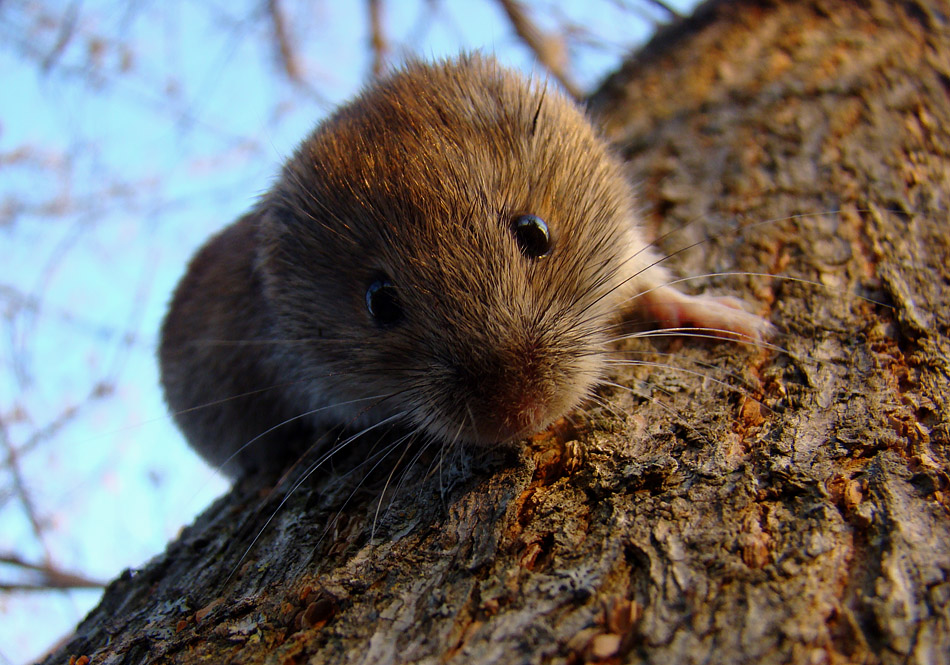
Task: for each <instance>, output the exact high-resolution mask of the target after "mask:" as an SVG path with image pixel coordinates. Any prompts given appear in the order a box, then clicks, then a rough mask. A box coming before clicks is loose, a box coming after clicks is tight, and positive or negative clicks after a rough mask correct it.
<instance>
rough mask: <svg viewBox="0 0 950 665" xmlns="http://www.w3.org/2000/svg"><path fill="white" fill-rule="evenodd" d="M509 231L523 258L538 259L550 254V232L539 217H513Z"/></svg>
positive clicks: (551, 244) (551, 245)
mask: <svg viewBox="0 0 950 665" xmlns="http://www.w3.org/2000/svg"><path fill="white" fill-rule="evenodd" d="M511 231H512V233H514V234H515V240H517V241H518V247H520V248H521V253H522V254H524V255H525V256H527V257H529V258H532V259H539V258H541V257H542V256H547V255H548V254H550V253H551V249H552V247H553V243H552V242H551V232H550V231H548V225H547V224H545V223H544V220H543V219H541V218H540V217H537V216H535V215H521V216H520V217H515V219H514V221H513V222H512V223H511Z"/></svg>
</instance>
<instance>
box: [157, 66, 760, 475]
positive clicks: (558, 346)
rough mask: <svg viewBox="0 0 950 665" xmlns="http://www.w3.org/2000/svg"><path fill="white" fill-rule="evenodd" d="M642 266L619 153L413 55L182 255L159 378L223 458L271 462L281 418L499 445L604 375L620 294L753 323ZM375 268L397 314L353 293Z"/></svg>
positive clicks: (506, 84)
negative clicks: (243, 211) (395, 301)
mask: <svg viewBox="0 0 950 665" xmlns="http://www.w3.org/2000/svg"><path fill="white" fill-rule="evenodd" d="M523 214H531V215H536V216H538V217H540V218H541V219H543V220H544V221H545V222H546V224H547V226H548V228H549V229H550V233H551V237H552V242H553V250H552V252H551V253H550V254H549V255H548V256H544V257H540V258H530V257H527V256H525V255H524V254H523V253H522V252H521V251H520V250H519V248H518V245H517V242H516V240H515V238H514V236H513V234H512V231H511V222H512V220H513V219H515V218H516V217H518V216H519V215H523ZM656 262H657V257H656V255H655V254H654V253H653V252H652V251H651V250H649V249H648V248H647V245H646V243H645V242H644V240H643V239H642V238H641V235H640V233H639V232H638V230H637V228H636V220H635V216H634V213H633V202H632V200H631V196H630V190H629V186H628V184H627V183H626V181H625V178H624V175H623V173H622V171H621V167H620V164H619V162H618V161H617V160H616V159H615V158H614V157H613V156H612V155H611V154H610V153H609V150H608V148H607V146H606V144H605V142H604V141H603V140H602V139H601V138H599V137H598V136H597V134H596V132H595V130H594V129H593V128H592V127H591V125H590V123H589V122H588V121H587V119H586V118H585V117H584V115H583V113H582V112H581V111H580V110H579V109H578V108H577V107H576V106H575V105H574V104H573V103H572V102H571V101H569V100H568V99H566V98H565V97H564V96H563V95H561V94H560V93H558V92H557V91H556V90H555V89H554V88H553V86H549V85H546V84H544V83H539V82H531V81H527V80H525V79H524V78H523V77H522V76H520V75H517V74H514V73H512V72H510V71H507V70H505V69H502V68H501V67H500V66H499V65H498V64H497V63H495V62H494V61H493V60H491V59H487V58H482V57H478V56H470V57H462V58H460V59H458V60H455V61H451V62H447V63H442V64H436V65H431V64H422V63H415V64H410V65H409V66H407V67H406V68H405V69H404V70H402V71H400V72H397V73H395V74H393V75H391V76H390V77H389V78H387V79H385V80H383V81H381V82H379V83H377V84H375V85H373V86H372V87H370V88H369V89H367V90H366V91H365V92H364V93H363V94H362V95H360V96H359V97H357V98H356V99H355V100H353V101H352V102H351V103H349V104H347V105H346V106H343V107H342V108H340V109H339V110H338V111H337V112H336V113H335V114H334V115H333V116H331V117H330V118H329V119H328V120H326V121H325V122H324V123H322V124H321V125H320V126H319V127H318V128H317V129H316V131H315V132H314V133H313V134H312V135H311V136H310V137H309V138H307V139H306V140H305V141H304V142H303V144H302V145H301V146H300V148H299V149H298V150H297V152H296V153H295V154H294V156H293V157H292V158H291V159H290V160H289V162H288V163H287V165H286V166H285V168H284V170H283V173H282V174H281V176H280V178H279V180H278V181H277V183H276V184H275V186H274V187H273V188H272V189H271V191H269V192H268V193H267V194H266V195H264V196H263V198H262V199H261V201H260V202H259V204H258V205H257V206H256V208H255V209H254V210H253V211H252V212H251V213H249V214H248V215H247V216H245V217H244V218H242V219H241V220H239V221H238V222H236V223H235V224H234V225H232V226H231V227H229V228H228V229H226V230H225V231H224V232H223V233H222V234H221V235H219V236H217V237H216V238H214V239H212V241H210V242H209V244H208V245H207V246H206V247H205V248H204V249H203V250H202V252H201V253H200V254H199V255H198V257H196V259H195V260H194V261H193V262H192V265H191V267H190V269H189V274H188V275H187V276H186V278H185V279H184V280H183V282H182V284H181V285H180V286H179V289H178V291H177V292H176V296H175V300H174V302H173V304H172V308H171V311H170V313H169V316H168V318H167V320H166V324H165V327H164V330H163V341H162V348H161V361H162V370H163V382H164V384H165V388H166V394H167V397H168V400H169V403H170V405H171V407H172V409H173V410H175V411H176V412H177V416H176V418H177V420H178V422H179V424H180V425H181V427H182V429H183V430H184V432H185V434H186V435H187V436H188V438H189V440H190V442H191V443H192V445H194V446H195V447H196V448H197V449H198V450H199V451H200V452H201V453H202V454H203V455H204V456H205V457H206V458H207V459H208V460H209V461H211V462H212V463H214V464H216V465H220V464H223V463H225V462H226V465H225V466H226V468H227V470H229V471H230V472H231V473H233V474H237V473H241V472H243V471H246V470H249V469H253V468H257V467H260V466H280V465H281V464H285V463H286V460H287V459H293V458H294V457H295V455H296V454H297V453H298V452H299V448H295V447H293V446H291V444H290V443H288V442H289V441H292V440H293V439H294V435H293V433H292V432H293V430H295V429H296V430H302V431H303V432H305V433H306V432H308V431H318V430H319V429H320V428H321V427H324V426H326V425H331V424H336V425H344V426H348V427H350V428H357V429H358V428H361V427H367V426H369V425H372V424H373V423H378V422H381V421H383V420H386V419H395V420H398V421H400V423H401V424H402V425H403V426H405V427H407V428H409V429H410V430H414V431H417V432H419V433H420V434H422V435H424V437H425V438H427V439H430V440H436V441H438V440H441V441H448V440H451V441H459V442H463V443H476V444H483V445H484V444H492V443H495V442H499V441H505V440H511V439H517V438H520V437H523V436H525V435H527V434H530V433H532V432H534V431H537V430H538V429H541V428H543V427H544V426H545V425H547V424H548V423H549V422H551V421H552V420H553V419H555V418H557V417H558V416H561V415H564V414H565V413H567V412H569V411H570V410H571V409H573V408H574V407H576V406H577V405H578V404H579V403H580V402H581V401H582V400H583V399H584V398H585V397H586V396H588V395H589V394H590V392H591V390H592V388H593V387H594V386H595V385H596V384H597V382H598V381H599V380H600V379H601V378H603V377H604V375H605V374H606V371H607V364H608V357H609V354H608V352H607V351H608V342H609V337H610V336H611V335H612V324H613V323H614V322H615V321H616V320H617V317H618V316H619V314H620V312H621V310H622V309H623V308H624V307H625V306H627V305H628V303H627V301H628V300H630V299H631V298H633V297H634V296H639V297H638V298H636V302H635V303H634V305H633V306H635V307H640V308H642V309H644V310H645V311H648V312H649V313H650V316H649V318H652V319H654V320H659V321H662V322H667V323H671V324H673V325H677V324H679V323H680V322H683V323H687V324H697V325H706V326H708V327H712V328H716V329H723V330H732V331H736V332H738V333H740V334H744V335H747V336H749V337H750V338H757V337H758V334H759V332H761V331H763V330H765V326H766V324H764V323H763V322H761V321H760V320H759V319H757V318H756V317H754V316H752V315H749V314H746V313H745V312H743V311H742V310H741V308H739V307H738V306H737V304H736V303H734V302H731V301H725V300H715V299H711V298H696V297H691V296H686V295H683V294H681V293H679V292H678V291H676V290H674V289H673V288H671V287H670V286H667V285H666V283H667V281H668V279H669V277H668V275H667V273H666V272H665V271H664V270H663V269H662V268H659V267H655V266H654V264H655V263H656ZM381 276H385V277H386V278H388V279H389V280H391V281H392V283H393V284H394V285H395V286H396V289H397V293H398V297H399V301H400V303H401V306H402V309H403V318H402V319H401V320H400V321H399V322H398V323H396V324H395V325H391V326H381V325H378V324H377V322H376V321H374V319H373V317H372V316H371V314H370V313H369V312H368V310H367V307H366V299H365V296H366V289H367V287H368V286H369V285H370V284H372V283H373V282H374V281H375V280H377V279H379V278H380V277H381ZM228 340H239V341H241V342H243V344H235V345H228V344H226V343H225V342H227V341H228ZM255 341H260V342H261V343H260V344H257V345H255V344H253V342H255ZM268 342H271V343H268ZM271 386H278V388H275V389H274V390H271V391H267V392H264V393H260V394H257V395H254V396H252V397H248V398H245V399H234V400H230V399H227V398H228V397H229V396H234V395H242V394H245V393H251V392H253V391H257V390H259V389H261V388H262V387H271ZM215 400H224V401H223V402H222V403H221V404H220V405H218V406H216V407H214V408H209V409H200V410H194V411H188V409H191V408H192V407H195V406H197V405H201V404H209V403H211V402H213V401H215ZM302 414H307V415H306V416H305V417H301V415H302ZM281 423H287V427H281ZM275 428H280V429H279V431H277V432H276V433H270V434H268V435H267V436H266V437H262V438H261V439H260V440H258V437H260V435H261V434H262V433H263V432H265V431H268V432H269V431H270V430H272V429H275ZM303 438H304V440H306V441H312V439H313V437H311V438H307V437H306V436H304V437H303ZM252 440H253V441H255V443H254V445H246V444H248V443H249V442H251V441H252Z"/></svg>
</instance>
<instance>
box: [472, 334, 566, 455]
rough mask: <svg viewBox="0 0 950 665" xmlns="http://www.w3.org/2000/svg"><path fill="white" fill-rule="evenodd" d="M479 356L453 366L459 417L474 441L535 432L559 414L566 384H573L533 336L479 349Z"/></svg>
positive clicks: (493, 441)
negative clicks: (459, 403)
mask: <svg viewBox="0 0 950 665" xmlns="http://www.w3.org/2000/svg"><path fill="white" fill-rule="evenodd" d="M479 356H480V357H478V358H477V359H475V360H474V362H469V363H468V364H467V366H466V367H464V368H462V367H459V368H457V369H456V375H457V376H458V377H459V385H458V388H459V390H458V392H457V394H458V395H460V396H464V398H463V399H464V404H463V405H462V410H463V418H464V420H465V421H466V424H467V425H468V428H467V429H469V431H471V432H472V433H473V437H472V438H473V439H474V440H475V441H476V442H479V443H486V444H490V443H495V442H498V441H508V440H512V439H516V438H522V437H525V436H528V435H530V434H533V433H535V432H537V431H538V430H540V429H542V428H543V427H544V426H545V425H547V424H548V423H549V422H550V421H551V420H552V419H553V418H554V417H556V416H558V415H561V413H560V410H563V409H564V407H565V401H566V400H567V401H569V400H570V399H571V398H570V397H567V396H565V395H564V393H565V388H564V386H565V385H569V384H570V383H572V382H571V381H570V380H569V377H568V376H567V375H566V373H565V371H564V370H563V368H559V367H558V366H557V363H556V362H554V361H553V360H552V358H553V357H554V356H553V354H551V353H550V351H549V350H546V349H545V348H543V347H542V346H541V345H540V344H539V343H537V342H535V341H533V340H531V341H522V342H521V343H516V344H501V345H499V346H498V347H497V348H495V349H491V350H489V349H483V350H482V352H481V353H480V354H479ZM568 406H570V405H568Z"/></svg>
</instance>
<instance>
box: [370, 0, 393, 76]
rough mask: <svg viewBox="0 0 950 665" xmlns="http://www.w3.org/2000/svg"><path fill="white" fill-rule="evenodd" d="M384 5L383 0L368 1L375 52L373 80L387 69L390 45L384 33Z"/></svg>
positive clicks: (373, 50)
mask: <svg viewBox="0 0 950 665" xmlns="http://www.w3.org/2000/svg"><path fill="white" fill-rule="evenodd" d="M382 5H383V3H382V2H381V0H368V8H369V33H370V40H369V45H370V49H372V52H373V78H374V79H378V78H379V77H380V76H382V75H383V71H384V70H385V69H386V61H387V59H388V58H387V53H388V52H389V43H388V42H387V41H386V35H385V34H384V32H383V6H382Z"/></svg>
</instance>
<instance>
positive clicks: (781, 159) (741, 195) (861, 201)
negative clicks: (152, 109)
mask: <svg viewBox="0 0 950 665" xmlns="http://www.w3.org/2000/svg"><path fill="white" fill-rule="evenodd" d="M948 15H950V7H948V5H947V4H946V3H942V2H936V1H931V2H924V1H921V2H883V1H880V2H868V3H852V2H846V1H843V0H838V1H836V0H827V1H818V0H815V1H810V2H774V3H770V2H764V1H760V2H756V1H753V0H745V1H738V2H732V3H725V2H718V3H712V4H709V5H706V6H704V7H703V8H702V9H701V10H700V11H699V13H698V14H697V16H696V17H694V18H693V19H691V20H689V21H687V22H685V23H683V24H681V25H677V26H674V27H673V28H671V29H669V30H666V31H665V32H664V33H663V34H661V35H659V36H658V37H657V38H656V39H655V40H654V41H653V42H652V43H651V44H650V45H649V46H648V47H646V48H645V49H644V50H643V51H642V52H641V53H640V54H638V55H637V56H636V57H634V58H633V59H632V60H631V62H629V63H628V65H627V66H625V67H624V68H623V70H622V71H621V72H619V73H618V74H617V75H615V76H614V77H613V78H612V79H611V80H610V81H608V82H607V84H606V85H605V86H604V88H603V89H602V90H601V91H600V92H599V93H598V94H597V95H596V97H595V98H594V100H593V102H592V106H593V108H594V110H595V111H596V112H597V114H598V115H599V116H600V118H601V119H602V120H603V123H604V125H605V127H606V128H607V131H608V132H609V133H610V135H611V137H612V138H614V139H615V140H616V141H617V143H618V145H619V146H620V148H621V150H623V151H624V153H625V154H626V156H627V157H628V158H629V160H630V164H631V175H632V177H633V178H635V180H636V181H637V182H638V183H639V187H640V190H641V195H642V201H643V205H644V216H645V218H646V219H647V221H648V222H649V223H650V224H652V225H653V228H654V230H655V232H656V234H657V236H658V237H659V236H661V235H662V234H664V233H666V232H668V231H670V230H671V229H677V228H679V227H682V225H683V224H684V223H686V222H691V223H690V224H689V225H688V226H686V227H685V228H681V229H680V230H679V231H678V232H676V233H674V234H673V235H671V236H669V237H668V238H666V239H664V240H663V242H662V246H663V248H664V249H665V250H666V251H669V252H673V251H675V250H676V249H678V248H679V247H683V246H685V245H689V244H691V243H692V242H695V241H698V240H701V239H703V238H705V237H707V236H708V237H711V238H712V239H711V240H710V241H708V242H705V243H703V244H702V245H700V246H699V247H697V248H696V249H694V250H692V251H690V252H686V253H683V254H678V255H676V256H675V257H674V259H673V260H672V261H671V262H672V263H674V264H675V265H676V266H677V267H678V268H679V269H680V270H681V272H683V273H684V274H701V273H708V272H731V271H749V272H755V273H772V274H776V275H787V276H793V277H797V278H801V279H804V280H809V281H811V282H818V283H820V284H821V285H823V286H817V285H814V284H809V283H804V282H801V281H792V280H786V279H773V278H766V277H756V276H748V275H747V276H738V277H735V276H734V277H721V278H708V279H701V280H697V281H695V282H690V283H689V288H696V289H702V288H710V289H719V290H723V291H729V292H732V293H735V294H738V295H740V296H741V297H744V298H746V299H747V300H749V301H750V302H754V303H758V305H759V307H761V311H762V313H763V314H765V315H767V316H768V317H769V318H770V319H771V320H772V321H773V322H774V323H775V324H776V326H777V327H778V328H779V330H780V331H781V334H780V335H779V336H778V337H777V338H776V339H775V342H776V344H777V345H779V346H781V347H783V348H784V349H786V350H787V353H786V352H779V351H772V350H768V349H755V348H752V349H749V348H739V347H737V346H736V345H731V344H728V343H718V342H711V341H703V340H698V341H690V340H661V341H659V342H657V343H655V344H647V343H644V342H640V343H637V344H634V343H631V345H630V347H629V352H630V353H631V354H637V355H631V357H636V358H641V357H643V356H641V355H640V354H642V353H647V354H648V356H647V357H649V358H651V359H653V360H656V361H658V362H660V363H667V364H668V365H669V367H667V368H655V367H641V368H636V369H634V370H631V371H630V374H629V375H626V376H624V377H623V378H622V381H623V382H625V383H627V384H628V385H630V386H634V387H635V388H634V390H633V391H632V392H631V391H623V390H619V389H618V390H616V391H615V392H613V393H605V394H604V397H605V399H606V400H607V401H609V404H610V406H611V408H610V409H607V408H604V409H597V408H591V409H590V411H589V416H590V417H589V421H590V422H589V424H588V425H585V426H580V427H578V428H577V430H576V431H572V429H571V428H570V427H565V428H562V430H560V431H559V432H558V433H556V434H552V435H547V436H541V437H538V438H537V439H536V440H535V441H534V442H532V443H531V444H530V445H529V446H527V447H526V448H525V450H524V452H523V454H521V455H520V457H517V458H515V456H512V457H511V458H509V459H496V460H495V461H494V462H493V463H492V464H491V468H484V466H483V465H481V464H480V463H479V464H478V465H476V466H482V468H478V470H476V471H472V472H471V473H470V474H468V475H467V476H466V475H465V474H454V475H453V478H454V480H450V479H449V478H447V477H446V476H445V475H443V477H442V478H441V479H440V478H439V477H438V476H437V475H435V476H433V477H431V478H429V479H425V478H423V477H422V475H423V471H424V470H425V468H427V465H426V464H425V463H420V464H417V465H416V467H415V468H416V471H415V475H413V476H412V477H410V478H407V479H406V480H405V482H404V483H403V485H402V487H401V488H400V489H399V490H398V491H397V492H395V493H393V492H390V494H389V495H387V497H386V498H385V499H384V500H383V503H382V506H383V510H382V512H381V513H380V517H379V519H376V520H375V527H374V512H375V510H376V506H377V504H378V502H379V488H380V487H381V485H382V481H383V480H384V479H385V474H381V478H382V480H380V479H376V480H372V481H370V482H368V483H366V484H364V489H362V490H359V491H358V492H357V493H356V494H355V495H354V496H353V498H352V499H349V500H348V499H347V497H349V495H350V492H351V490H352V488H353V487H354V482H353V480H352V476H351V477H345V476H343V475H341V474H336V475H323V476H322V477H319V478H318V477H313V478H311V480H309V481H308V482H306V483H304V484H303V485H302V486H301V487H300V488H299V489H297V490H296V492H295V493H294V494H293V495H292V497H291V499H290V500H289V501H288V502H287V503H286V504H285V505H284V506H283V507H282V508H281V509H280V510H279V511H278V512H277V515H276V517H275V518H274V519H273V521H272V522H270V524H269V525H267V526H266V528H264V526H265V522H266V520H267V518H268V517H269V516H270V514H271V513H272V512H273V509H274V507H275V505H276V502H277V501H278V500H279V498H280V496H282V494H283V489H280V490H278V491H277V492H274V493H272V494H271V495H270V496H265V494H264V492H262V490H261V488H260V487H255V486H254V484H253V483H246V484H245V485H242V486H240V487H237V488H235V490H234V491H233V492H232V493H231V494H229V495H228V496H226V497H224V498H223V499H221V500H220V501H218V502H217V503H216V504H215V505H213V506H211V507H210V508H209V509H208V510H207V511H206V512H205V513H204V515H202V517H201V518H199V520H198V521H197V522H196V524H195V525H194V526H193V527H191V528H189V529H188V530H187V531H186V532H185V533H183V535H182V536H181V538H180V539H179V540H178V541H176V542H175V543H172V544H171V545H170V546H169V548H168V550H167V552H166V553H165V554H164V555H163V556H161V557H159V558H157V559H156V560H155V561H153V562H151V563H150V564H149V565H147V566H146V567H145V568H144V569H142V570H140V571H137V572H135V573H127V574H125V575H124V576H123V577H121V578H120V579H118V580H116V581H115V582H114V583H113V584H112V585H111V586H110V587H109V589H108V591H107V593H106V595H105V598H104V599H103V601H102V604H101V606H100V607H99V608H98V609H96V610H95V611H93V612H92V614H91V615H90V616H89V617H88V618H87V619H86V621H85V622H84V623H83V624H82V625H81V626H80V627H79V629H78V632H77V635H76V637H75V639H73V640H72V641H71V642H70V643H69V644H68V645H67V646H66V647H65V648H64V649H63V650H62V652H60V653H59V654H57V655H55V656H52V657H51V658H49V659H48V661H47V662H49V663H64V662H67V661H68V659H69V656H70V655H75V656H80V655H88V656H90V657H92V658H93V662H96V663H140V662H169V663H170V662H176V663H177V662H180V663H191V662H217V663H223V662H242V663H257V662H268V663H303V662H314V663H323V662H327V663H408V662H421V663H498V662H504V663H578V662H585V661H588V660H597V659H605V660H607V662H631V663H638V662H653V663H677V664H685V663H701V662H703V663H717V662H723V663H725V662H749V663H752V662H754V663H786V662H797V663H850V662H858V663H908V662H911V663H930V662H935V663H936V662H950V582H948V573H950V515H948V507H950V502H948V492H950V478H948V453H950V448H948V445H950V408H948V400H950V385H948V384H950V380H948V376H950V340H948V333H950V306H948V291H950V285H948V283H950V268H948V265H950V222H948V219H947V215H948V201H947V193H948V192H950V103H948V95H950V19H948ZM769 220H778V221H769ZM760 222H764V223H760ZM858 296H864V297H866V298H870V299H873V300H878V301H884V302H888V303H890V304H891V305H892V307H886V306H881V305H878V304H875V303H873V302H869V301H868V300H864V299H862V298H860V297H858ZM663 353H673V354H675V356H674V357H668V356H664V355H662V354H663ZM699 363H708V364H710V365H712V367H706V366H704V365H700V364H699ZM682 370H689V372H684V371H682ZM720 381H721V382H725V383H729V384H735V385H738V386H740V389H739V390H738V391H736V390H731V389H729V388H728V387H727V386H725V385H723V383H720ZM572 439H576V440H572ZM446 468H447V467H446ZM376 475H380V474H379V473H377V474H376ZM393 494H394V496H395V498H394V499H393V500H392V503H390V496H391V495H393ZM334 518H336V519H334ZM327 524H332V529H331V530H329V531H325V528H324V527H325V525H327ZM262 529H263V532H262V533H261V536H260V538H259V540H257V542H256V543H255V544H254V545H253V547H251V550H250V552H249V553H248V554H247V556H246V557H245V558H244V559H243V561H241V562H240V563H239V559H241V557H242V555H244V554H245V551H246V550H247V548H248V547H249V545H250V542H251V540H253V538H254V537H255V536H256V535H257V534H258V533H259V532H261V530H262ZM235 568H237V570H235ZM232 572H233V574H231V573H232Z"/></svg>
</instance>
